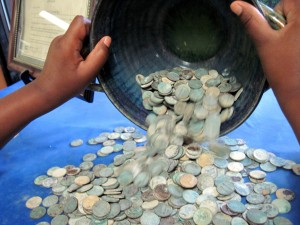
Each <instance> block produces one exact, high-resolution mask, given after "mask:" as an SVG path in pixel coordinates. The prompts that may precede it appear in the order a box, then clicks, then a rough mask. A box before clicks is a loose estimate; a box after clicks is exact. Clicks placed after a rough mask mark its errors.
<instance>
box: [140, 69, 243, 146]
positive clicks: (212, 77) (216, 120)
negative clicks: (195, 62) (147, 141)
mask: <svg viewBox="0 0 300 225" xmlns="http://www.w3.org/2000/svg"><path fill="white" fill-rule="evenodd" d="M136 81H137V83H138V84H139V85H140V87H141V89H142V99H143V106H144V108H145V109H147V110H149V111H151V112H152V113H150V114H149V116H148V117H147V119H146V121H147V122H148V125H150V124H152V121H153V120H154V119H155V118H156V116H161V115H171V116H174V117H175V119H176V122H177V123H179V122H180V121H181V123H179V124H180V125H179V126H180V128H181V127H182V126H185V127H186V130H184V131H183V130H182V129H180V128H178V132H179V133H180V134H181V136H182V137H190V138H192V139H193V140H194V141H197V142H200V141H203V140H207V139H209V140H214V139H216V138H217V137H219V134H220V126H221V123H223V122H225V121H227V120H228V119H230V118H231V116H232V114H233V112H234V103H235V102H236V101H237V99H238V98H239V96H240V95H241V94H242V92H243V87H242V85H241V84H240V83H239V82H238V81H237V79H236V77H235V76H229V74H228V73H226V74H225V73H224V74H223V75H222V74H219V73H218V72H217V71H216V70H207V69H204V68H200V69H197V70H192V69H187V68H181V67H176V68H173V69H171V70H162V71H158V72H155V73H151V74H149V75H148V76H146V77H145V76H143V75H142V74H138V75H136ZM177 136H180V135H179V134H178V135H177Z"/></svg>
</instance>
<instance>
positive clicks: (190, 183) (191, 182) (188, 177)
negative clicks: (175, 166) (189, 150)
mask: <svg viewBox="0 0 300 225" xmlns="http://www.w3.org/2000/svg"><path fill="white" fill-rule="evenodd" d="M179 182H180V185H181V186H182V187H184V188H193V187H195V186H196V185H197V183H198V180H197V178H196V177H195V176H194V175H192V174H184V175H183V176H181V177H180V181H179Z"/></svg>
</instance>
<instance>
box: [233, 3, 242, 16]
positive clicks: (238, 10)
mask: <svg viewBox="0 0 300 225" xmlns="http://www.w3.org/2000/svg"><path fill="white" fill-rule="evenodd" d="M230 8H231V10H232V12H234V14H236V15H237V16H240V15H241V14H242V12H243V8H242V7H241V6H240V5H239V4H236V3H234V4H231V5H230Z"/></svg>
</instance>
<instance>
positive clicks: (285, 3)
mask: <svg viewBox="0 0 300 225" xmlns="http://www.w3.org/2000/svg"><path fill="white" fill-rule="evenodd" d="M231 9H232V11H233V12H234V13H235V14H236V15H238V16H239V17H240V19H241V21H242V22H243V23H244V25H245V28H246V30H247V32H248V33H249V35H250V37H251V38H252V40H253V42H254V44H255V46H256V48H257V51H258V54H259V57H260V60H261V63H262V66H263V70H264V73H265V76H266V77H267V80H268V82H269V85H270V87H271V88H273V91H274V93H275V95H276V97H277V100H278V102H279V104H280V106H281V108H282V110H283V112H284V113H285V115H286V116H287V118H288V120H289V121H290V124H291V125H292V127H293V128H294V131H295V133H296V135H297V137H298V140H300V88H299V85H300V44H299V43H300V0H282V1H281V2H280V3H279V4H278V5H277V6H276V7H275V10H276V11H277V12H279V13H281V14H282V15H284V16H285V17H286V19H287V25H286V26H285V27H284V28H282V29H280V30H273V29H272V28H271V27H270V25H269V24H268V22H267V21H266V20H265V18H264V17H263V16H262V15H261V14H260V12H259V11H258V10H257V9H256V8H255V7H253V6H252V5H250V4H248V3H246V2H243V1H235V2H233V3H232V4H231Z"/></svg>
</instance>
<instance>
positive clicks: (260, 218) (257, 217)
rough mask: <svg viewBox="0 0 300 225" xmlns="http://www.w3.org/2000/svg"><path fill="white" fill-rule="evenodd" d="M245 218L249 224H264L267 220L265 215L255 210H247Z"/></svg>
mask: <svg viewBox="0 0 300 225" xmlns="http://www.w3.org/2000/svg"><path fill="white" fill-rule="evenodd" d="M246 217H247V219H248V220H249V221H250V222H251V223H254V224H264V223H265V222H267V220H268V218H267V215H266V214H265V213H264V212H262V211H260V210H257V209H250V210H248V211H247V213H246Z"/></svg>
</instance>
